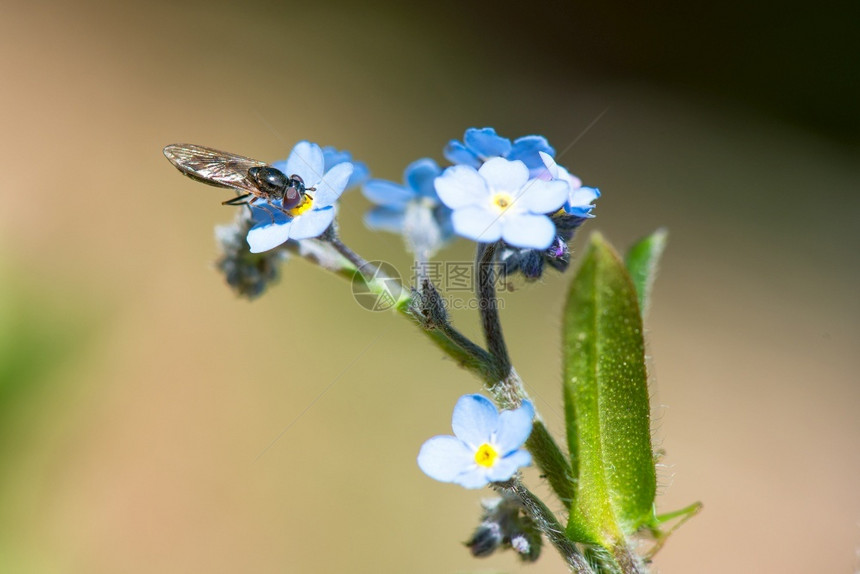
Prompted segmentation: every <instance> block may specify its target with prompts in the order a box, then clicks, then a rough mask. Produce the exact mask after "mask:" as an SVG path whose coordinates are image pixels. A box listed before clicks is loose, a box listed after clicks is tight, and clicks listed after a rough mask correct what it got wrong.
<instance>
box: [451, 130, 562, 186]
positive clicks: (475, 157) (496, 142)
mask: <svg viewBox="0 0 860 574" xmlns="http://www.w3.org/2000/svg"><path fill="white" fill-rule="evenodd" d="M540 152H544V153H547V154H549V155H550V156H555V150H554V149H553V148H552V146H551V145H549V142H547V141H546V138H545V137H543V136H523V137H521V138H517V139H516V140H514V143H511V140H509V139H508V138H503V137H501V136H499V135H496V130H494V129H493V128H481V129H478V128H469V129H467V130H466V133H465V134H464V135H463V141H462V142H459V141H457V140H451V141H450V142H448V145H447V146H445V152H444V153H445V158H446V159H448V161H450V162H451V163H453V164H461V165H469V166H472V167H474V168H475V169H477V168H479V167H481V164H483V163H484V162H485V161H487V160H488V159H490V158H493V157H504V158H507V159H509V160H520V161H521V162H523V163H524V164H526V167H527V168H529V172H530V173H531V175H532V177H534V176H535V175H537V174H536V173H535V172H536V171H538V170H543V169H544V163H543V162H542V161H541V158H540V155H539V153H540Z"/></svg>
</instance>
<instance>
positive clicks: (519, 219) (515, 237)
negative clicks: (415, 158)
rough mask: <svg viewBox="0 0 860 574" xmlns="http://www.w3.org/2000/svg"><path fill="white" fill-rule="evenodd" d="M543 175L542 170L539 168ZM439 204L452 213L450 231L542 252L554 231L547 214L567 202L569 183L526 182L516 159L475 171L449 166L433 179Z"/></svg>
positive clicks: (491, 161) (525, 171)
mask: <svg viewBox="0 0 860 574" xmlns="http://www.w3.org/2000/svg"><path fill="white" fill-rule="evenodd" d="M544 171H546V168H544ZM435 185H436V191H437V192H438V194H439V198H440V199H441V200H442V202H443V203H445V205H447V206H448V207H450V208H451V209H453V210H454V213H453V214H452V216H451V219H452V223H453V224H454V231H456V232H457V233H458V234H460V235H462V236H464V237H467V238H469V239H472V240H474V241H479V242H483V243H491V242H494V241H498V240H499V239H504V240H505V242H506V243H508V244H509V245H512V246H514V247H527V248H531V249H547V248H548V247H549V246H550V245H551V244H552V242H553V240H554V239H555V237H556V228H555V225H554V224H553V222H552V220H551V219H550V218H549V217H547V215H546V214H547V213H554V212H556V211H558V210H559V209H560V208H561V207H562V206H563V205H564V204H565V202H566V201H567V200H568V196H569V194H570V185H569V184H568V183H567V182H566V181H563V180H560V179H552V180H547V179H541V178H533V179H529V170H528V168H527V167H526V165H525V164H524V163H523V162H522V161H519V160H515V161H509V160H507V159H504V158H501V157H496V158H492V159H489V160H487V161H486V162H485V163H484V165H482V166H481V167H480V169H475V168H474V167H471V166H467V165H455V166H452V167H449V168H448V169H446V170H445V171H444V172H443V173H442V175H441V176H439V177H438V178H436V181H435Z"/></svg>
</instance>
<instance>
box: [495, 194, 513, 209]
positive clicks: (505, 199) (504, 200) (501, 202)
mask: <svg viewBox="0 0 860 574" xmlns="http://www.w3.org/2000/svg"><path fill="white" fill-rule="evenodd" d="M513 202H514V196H513V195H511V194H510V193H508V192H506V191H500V192H498V193H496V194H495V195H493V199H492V203H493V205H494V206H496V208H498V210H499V211H504V210H506V209H507V208H508V207H510V206H511V204H512V203H513Z"/></svg>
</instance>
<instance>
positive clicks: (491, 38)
mask: <svg viewBox="0 0 860 574" xmlns="http://www.w3.org/2000/svg"><path fill="white" fill-rule="evenodd" d="M857 6H858V5H857V4H856V3H851V4H848V3H845V5H844V6H840V5H830V4H827V3H817V4H815V5H814V6H812V5H809V6H805V7H804V9H803V10H794V9H792V8H791V6H781V7H780V10H779V12H771V11H767V10H765V9H764V8H752V7H749V6H747V5H741V4H740V3H734V4H732V3H729V4H721V5H720V7H719V8H717V7H713V6H712V7H704V6H701V5H697V4H689V5H688V4H687V3H683V4H682V3H680V2H675V3H671V2H670V3H663V4H660V5H657V6H651V5H648V6H647V7H646V6H645V5H642V6H639V7H637V8H631V7H628V6H623V5H622V4H621V3H618V2H615V3H612V2H610V3H606V2H601V3H599V5H598V3H594V5H575V4H568V3H560V2H559V3H555V4H554V3H551V2H550V3H544V4H541V5H538V4H535V3H532V4H529V5H525V6H524V5H522V4H520V3H514V2H502V3H500V4H496V5H488V4H481V5H478V4H463V5H461V4H458V3H454V2H441V3H434V4H432V5H418V4H415V5H410V4H397V5H394V6H382V5H362V6H357V5H353V4H349V3H342V4H340V3H314V4H309V3H308V4H303V3H298V2H295V3H289V2H287V3H282V4H277V5H275V4H266V3H264V2H255V3H246V4H243V5H239V4H235V5H227V4H213V3H211V2H196V3H182V4H177V5H173V4H168V3H159V2H146V3H138V4H123V3H120V4H107V3H97V2H91V3H87V2H80V1H79V2H67V3H59V2H55V3H50V2H48V3H40V2H22V1H16V0H9V1H7V2H5V3H4V5H3V10H2V12H3V14H2V18H0V49H2V53H3V58H2V60H0V73H2V77H3V86H4V87H3V89H2V90H0V102H2V107H0V110H2V111H0V118H2V136H0V162H2V170H3V174H4V176H3V183H2V188H0V189H2V190H3V196H2V205H3V207H2V209H0V275H2V283H0V571H3V572H34V573H43V572H44V573H50V572H74V573H88V574H93V573H114V572H128V573H137V572H141V573H142V572H161V573H174V572H175V573H180V572H182V573H184V572H213V573H214V572H261V573H267V572H286V571H290V572H294V571H310V572H344V571H348V572H416V573H420V572H427V573H430V572H433V573H435V574H438V573H440V572H495V571H519V570H520V569H523V570H524V569H525V567H521V566H519V565H518V564H517V563H516V562H515V560H514V559H513V558H512V557H511V556H507V555H502V556H497V557H493V558H491V559H488V560H485V561H480V562H479V561H475V560H473V559H472V558H471V557H470V556H469V555H468V553H467V551H466V550H465V549H464V548H462V547H461V546H460V545H459V542H461V541H462V540H464V539H465V538H466V536H467V535H468V534H469V532H470V530H471V529H472V527H473V526H474V524H475V515H476V511H477V508H478V501H479V499H480V498H481V497H482V496H486V495H487V493H486V492H480V491H479V492H472V491H465V490H463V489H460V488H458V487H455V486H452V485H446V484H439V483H435V482H433V481H431V480H430V479H428V478H426V477H425V476H423V475H422V474H421V473H420V471H419V470H418V468H417V466H416V465H415V462H414V458H415V455H416V453H417V451H418V448H419V446H420V444H421V443H422V442H423V441H424V440H425V439H426V438H428V437H429V436H431V435H434V434H439V433H447V432H448V430H449V428H448V424H449V417H450V409H451V407H452V406H453V404H454V402H455V401H456V398H457V397H458V396H460V395H461V394H464V393H466V392H474V391H476V390H477V389H478V387H477V385H476V383H475V381H474V380H473V379H472V378H471V377H470V376H469V375H468V374H467V373H466V372H464V371H461V370H458V369H457V368H456V367H455V366H454V365H453V364H452V363H451V362H450V361H446V360H443V359H442V358H441V357H440V354H439V353H438V352H436V351H435V350H434V349H432V348H431V347H430V346H429V345H428V344H427V343H426V341H425V340H424V339H423V338H422V337H421V336H420V334H419V333H417V331H416V330H415V329H414V328H413V327H411V326H410V325H408V324H407V323H406V322H405V321H403V320H401V319H399V318H396V317H393V316H390V315H387V314H372V313H368V312H367V311H365V310H363V309H362V308H361V307H359V306H358V305H357V304H356V303H355V302H354V301H353V299H352V297H351V296H350V293H349V290H348V287H347V285H346V284H344V283H343V282H341V281H340V280H338V279H336V278H334V277H329V276H326V275H324V274H322V273H321V272H319V271H318V270H316V269H314V268H312V267H310V266H308V265H306V264H304V263H303V262H301V261H292V262H290V263H289V264H288V265H287V267H285V269H284V276H283V280H282V281H281V283H280V284H279V285H278V286H277V287H275V288H273V289H272V290H271V291H270V292H269V293H268V294H267V295H266V296H265V297H263V298H262V299H260V300H259V301H256V302H254V303H250V304H249V303H247V302H246V301H242V300H237V299H236V298H235V297H234V296H233V295H232V294H231V292H230V291H229V290H228V289H227V288H226V287H225V286H224V285H223V284H222V281H221V278H220V277H219V276H218V275H217V274H216V273H215V271H214V270H213V269H212V266H211V262H212V261H213V259H214V258H215V255H216V249H215V245H214V241H213V237H212V226H213V225H214V224H217V223H222V222H227V221H229V220H230V219H231V217H232V215H233V212H232V211H231V210H229V209H227V208H224V207H221V206H220V205H219V202H220V201H221V200H223V199H225V198H226V197H225V196H224V194H223V193H220V192H218V191H217V190H213V189H209V188H205V187H203V186H200V185H197V184H194V183H192V182H190V181H189V180H187V179H184V178H182V177H180V176H179V174H178V173H177V172H176V171H175V170H174V169H173V168H172V167H171V166H170V165H169V164H168V162H167V161H166V160H165V159H164V158H163V157H162V155H161V148H162V147H163V146H164V145H165V144H168V143H175V142H186V141H187V142H194V143H200V144H204V145H208V146H212V147H216V148H221V149H227V150H230V151H234V152H237V153H241V154H244V155H249V156H252V157H257V158H260V159H264V160H277V159H282V158H284V157H285V156H286V155H287V154H288V152H289V150H290V148H291V147H292V145H293V143H295V142H296V141H297V140H299V139H305V138H306V139H311V140H313V141H317V142H319V143H321V144H323V145H335V146H337V147H339V148H346V149H349V150H351V151H352V152H353V153H354V155H355V156H356V157H357V158H358V159H361V160H364V161H366V162H368V163H369V164H370V166H371V169H372V170H373V173H374V175H375V176H377V177H384V178H389V179H395V180H399V178H400V176H401V173H402V169H403V167H404V166H405V165H406V164H407V163H408V162H410V161H412V160H413V159H416V158H418V157H421V156H425V155H431V156H433V157H436V158H437V159H440V160H441V150H442V147H443V145H444V144H445V142H446V141H447V140H448V139H451V138H459V137H460V136H461V135H462V133H463V130H464V129H465V128H467V127H469V126H484V125H492V126H495V127H496V128H497V129H498V131H499V132H500V133H501V134H503V135H506V136H510V137H517V136H519V135H524V134H528V133H541V134H544V135H546V136H547V137H548V138H549V139H550V141H551V142H552V143H553V144H554V145H555V146H556V148H557V149H558V150H559V151H561V150H564V149H565V148H567V147H568V146H569V145H570V144H572V143H573V142H576V143H575V144H574V145H573V146H572V147H571V148H570V149H569V151H567V152H566V153H565V154H564V155H562V156H561V157H560V162H561V163H562V164H564V165H567V166H568V167H569V168H570V169H571V171H572V172H573V173H576V174H578V175H579V176H581V177H582V178H583V180H584V181H585V182H586V183H587V184H591V185H597V186H599V187H600V188H601V190H602V191H603V194H604V195H603V197H602V198H601V199H600V201H599V203H598V208H597V211H596V213H597V215H598V217H597V219H595V220H594V221H592V222H589V223H588V224H587V225H586V226H585V228H584V229H583V232H582V233H581V235H580V236H579V238H578V242H577V245H579V246H581V245H583V243H584V239H585V233H588V232H590V231H593V230H597V229H599V230H601V231H602V232H603V233H604V234H605V235H606V236H608V237H609V238H610V239H611V240H612V241H613V242H615V243H616V244H617V245H619V246H622V247H623V246H626V245H629V244H630V243H631V242H632V241H633V240H635V239H636V238H638V237H640V236H642V235H644V234H646V233H649V232H650V231H652V230H653V229H654V228H656V227H658V226H662V225H665V226H667V227H668V228H669V230H670V233H671V235H670V246H669V250H668V252H667V254H666V257H665V260H664V264H663V267H662V274H661V276H660V278H659V281H658V283H657V287H656V292H655V298H654V304H653V307H652V309H651V314H650V316H649V320H648V327H649V336H650V339H649V348H650V353H651V355H652V375H653V393H652V394H653V406H654V411H655V415H656V418H655V425H654V427H655V431H654V432H655V438H656V442H657V444H658V445H659V446H660V447H662V448H663V449H665V451H666V452H667V455H666V457H665V460H664V462H665V467H664V468H662V470H661V485H662V487H661V489H660V497H659V499H658V504H659V507H660V509H661V510H672V509H675V508H678V507H681V506H684V505H686V504H688V503H690V502H693V501H695V500H701V501H703V502H704V504H705V510H704V512H703V513H702V514H701V515H700V516H698V517H696V518H695V519H694V520H692V521H691V522H689V523H688V524H687V525H686V526H684V527H683V528H682V529H681V530H680V531H679V532H678V533H676V534H675V535H674V537H673V538H672V539H671V540H670V541H669V543H668V545H667V546H666V547H665V549H664V550H663V552H662V553H661V554H660V555H659V556H658V557H657V561H656V565H657V569H658V570H659V571H660V572H665V573H675V572H697V573H710V572H714V573H716V572H726V571H729V570H730V571H732V572H781V573H784V572H798V573H799V572H852V571H854V569H855V568H857V563H858V560H857V557H856V552H857V549H858V548H860V489H858V487H857V485H858V476H860V454H858V450H860V449H858V439H860V422H858V416H857V413H858V410H860V409H858V407H860V385H858V375H857V373H858V368H860V360H858V357H857V352H858V343H860V333H858V297H857V295H856V291H857V288H856V285H857V282H858V279H860V268H858V260H857V252H858V247H860V245H858V233H857V228H858V223H860V222H858V214H860V204H858V193H857V192H858V184H860V162H858V143H860V129H858V126H860V109H858V106H857V102H858V101H860V90H858V77H860V66H858V62H857V58H858V54H860V49H858V40H857V34H856V33H855V32H854V31H853V28H855V27H856V22H857V21H858V19H857ZM601 114H602V115H601ZM598 118H599V119H598ZM595 120H597V121H596V122H595ZM366 207H367V202H366V201H365V200H364V199H363V198H362V197H361V196H360V194H359V193H357V192H355V191H353V192H350V193H349V194H348V195H347V196H346V197H345V199H344V201H343V207H342V210H341V222H342V232H343V236H344V238H345V240H346V241H347V242H348V243H349V244H350V245H351V246H353V247H354V248H355V249H357V250H358V251H359V252H361V253H362V254H364V255H365V256H367V257H368V258H374V259H384V260H387V261H391V262H392V263H394V264H396V265H398V266H400V267H401V268H403V269H408V266H409V261H408V259H407V257H406V256H405V255H404V254H403V252H402V250H401V248H400V245H399V243H398V241H397V240H396V238H394V239H393V238H392V237H391V236H380V235H375V234H372V233H370V232H368V231H367V230H365V229H364V228H363V226H362V224H361V213H362V212H363V211H364V209H366ZM442 257H445V258H448V259H451V260H467V259H469V258H471V252H470V246H469V245H467V243H466V242H465V241H463V242H458V243H456V244H455V245H454V246H452V247H450V248H449V249H448V250H446V251H445V252H443V253H442ZM569 278H570V277H569V275H566V276H562V277H559V276H557V275H552V276H548V277H547V278H546V280H545V281H544V283H543V284H541V285H534V286H529V287H526V288H524V289H522V290H520V291H518V292H516V293H513V294H511V295H509V296H507V299H506V310H505V314H504V317H503V318H504V321H505V323H506V328H507V334H508V338H509V346H510V348H511V350H512V354H513V358H514V362H515V363H516V365H517V368H518V369H519V371H520V372H521V374H523V376H524V377H525V379H526V381H527V383H528V384H529V387H530V389H531V391H532V393H533V395H534V396H535V397H537V398H538V406H539V408H541V409H542V411H543V412H544V415H545V416H546V417H547V419H548V421H549V423H550V425H551V426H552V428H553V430H554V431H556V432H557V433H559V434H560V433H561V431H562V428H563V422H562V419H561V417H560V412H561V409H560V407H559V402H560V399H559V395H560V393H559V390H558V384H559V368H560V367H559V358H558V355H559V353H558V345H559V324H560V319H559V309H560V305H561V303H562V301H563V298H564V292H565V286H566V285H567V283H568V281H569ZM456 318H457V321H458V325H459V326H461V327H462V329H463V330H465V331H467V332H468V333H471V334H477V330H476V319H475V317H473V316H472V315H469V314H468V313H462V314H458V315H457V316H456ZM326 389H328V390H327V392H325V394H323V395H322V396H320V394H321V393H323V392H324V391H326ZM297 417H300V418H298V420H296V419H297ZM285 429H286V430H285ZM281 433H282V434H281ZM278 437H279V438H278ZM276 438H277V440H275V439H276ZM273 441H275V442H274V443H273ZM267 447H268V448H267ZM264 451H265V452H264ZM261 453H263V454H262V456H259V455H260V454H261ZM528 479H529V481H530V483H531V484H539V479H538V477H537V476H536V475H535V473H533V472H532V473H530V474H529V475H528ZM562 568H563V566H562V564H561V562H560V561H559V560H558V559H557V558H556V557H555V556H553V552H552V550H547V551H546V553H545V556H544V557H543V558H542V559H541V561H540V562H539V563H538V564H537V565H536V566H534V567H529V569H530V570H531V571H535V572H558V571H562Z"/></svg>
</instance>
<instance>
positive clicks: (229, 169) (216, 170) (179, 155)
mask: <svg viewBox="0 0 860 574" xmlns="http://www.w3.org/2000/svg"><path fill="white" fill-rule="evenodd" d="M164 157H166V158H167V159H168V160H169V161H170V163H172V164H173V165H174V166H175V167H176V169H178V170H179V171H181V172H182V173H183V174H185V175H187V176H188V177H190V178H191V179H193V180H195V181H199V182H201V183H206V184H208V185H214V186H216V187H227V188H231V189H235V190H238V191H242V192H245V193H250V194H253V195H255V196H257V197H260V195H261V192H260V189H259V188H258V187H257V186H256V185H255V184H254V182H253V181H251V180H250V179H249V178H248V170H249V169H251V168H252V167H266V166H267V164H266V163H264V162H261V161H257V160H255V159H251V158H249V157H243V156H241V155H236V154H233V153H228V152H225V151H218V150H217V149H212V148H208V147H204V146H201V145H194V144H171V145H169V146H165V147H164Z"/></svg>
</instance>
